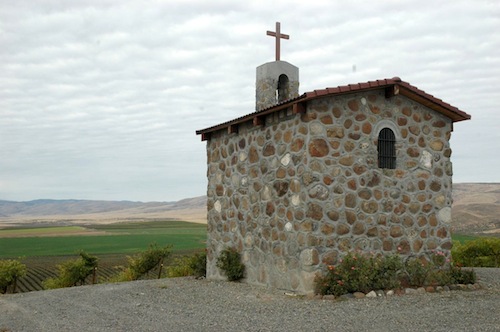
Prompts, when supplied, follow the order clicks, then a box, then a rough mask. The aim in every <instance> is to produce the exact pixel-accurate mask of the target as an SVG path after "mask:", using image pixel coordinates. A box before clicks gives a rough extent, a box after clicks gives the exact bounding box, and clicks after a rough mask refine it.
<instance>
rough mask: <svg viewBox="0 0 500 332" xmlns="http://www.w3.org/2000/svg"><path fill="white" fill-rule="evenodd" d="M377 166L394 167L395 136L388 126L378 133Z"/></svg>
mask: <svg viewBox="0 0 500 332" xmlns="http://www.w3.org/2000/svg"><path fill="white" fill-rule="evenodd" d="M377 150H378V167H380V168H389V169H395V168H396V137H395V136H394V132H393V131H392V130H390V129H389V128H384V129H382V130H381V131H380V133H379V134H378V144H377Z"/></svg>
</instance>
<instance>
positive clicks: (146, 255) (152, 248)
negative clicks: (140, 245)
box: [112, 243, 172, 282]
mask: <svg viewBox="0 0 500 332" xmlns="http://www.w3.org/2000/svg"><path fill="white" fill-rule="evenodd" d="M171 248H172V246H171V245H167V246H164V247H159V246H158V244H156V243H152V244H150V245H149V248H148V249H147V250H146V251H144V252H141V253H139V254H137V255H135V256H132V257H127V258H128V267H127V268H125V270H124V271H122V272H121V273H120V274H119V275H118V276H116V277H115V278H113V279H112V281H115V282H116V281H132V280H137V279H139V278H140V277H142V276H144V275H145V274H147V273H148V272H149V271H151V270H153V269H154V268H155V267H157V266H159V265H160V264H162V262H163V261H164V260H165V259H166V258H167V257H169V256H170V254H171Z"/></svg>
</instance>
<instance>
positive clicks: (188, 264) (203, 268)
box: [167, 252, 207, 278]
mask: <svg viewBox="0 0 500 332" xmlns="http://www.w3.org/2000/svg"><path fill="white" fill-rule="evenodd" d="M206 274H207V254H206V253H204V252H203V253H196V254H194V255H192V256H183V257H179V258H176V259H174V262H173V264H171V265H170V266H169V267H168V269H167V276H168V277H169V278H176V277H187V276H195V277H196V278H203V277H205V276H206Z"/></svg>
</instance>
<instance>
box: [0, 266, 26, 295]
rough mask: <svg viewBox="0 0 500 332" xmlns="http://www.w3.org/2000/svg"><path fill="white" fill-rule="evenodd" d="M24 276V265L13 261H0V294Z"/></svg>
mask: <svg viewBox="0 0 500 332" xmlns="http://www.w3.org/2000/svg"><path fill="white" fill-rule="evenodd" d="M25 275H26V265H24V264H22V263H21V262H20V261H18V260H15V259H7V260H0V292H2V294H5V293H6V292H7V288H8V287H9V286H13V289H12V292H14V291H15V285H16V283H17V280H18V279H19V278H22V277H24V276H25Z"/></svg>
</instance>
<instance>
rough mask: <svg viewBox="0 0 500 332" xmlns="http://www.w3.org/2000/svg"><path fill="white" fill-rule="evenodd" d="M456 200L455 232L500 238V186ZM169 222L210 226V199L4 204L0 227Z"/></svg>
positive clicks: (456, 190)
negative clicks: (207, 217) (208, 208)
mask: <svg viewBox="0 0 500 332" xmlns="http://www.w3.org/2000/svg"><path fill="white" fill-rule="evenodd" d="M453 199H454V203H453V208H452V217H453V226H452V227H453V230H454V231H455V232H459V233H465V234H468V233H469V234H484V235H495V236H500V183H456V184H454V185H453ZM166 219H167V220H168V219H181V220H185V221H192V222H199V223H206V221H207V219H206V196H199V197H193V198H187V199H183V200H180V201H177V202H145V203H143V202H131V201H92V200H73V199H70V200H47V199H45V200H42V199H41V200H35V201H29V202H11V201H0V227H8V226H14V225H20V224H21V225H24V224H38V225H40V224H91V223H112V222H120V221H133V220H135V221H137V220H149V221H151V220H166Z"/></svg>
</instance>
